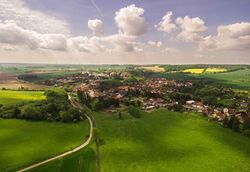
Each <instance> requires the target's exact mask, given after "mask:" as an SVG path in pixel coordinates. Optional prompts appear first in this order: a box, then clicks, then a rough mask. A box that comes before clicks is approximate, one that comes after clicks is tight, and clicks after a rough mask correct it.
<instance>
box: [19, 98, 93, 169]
mask: <svg viewBox="0 0 250 172" xmlns="http://www.w3.org/2000/svg"><path fill="white" fill-rule="evenodd" d="M68 97H69V100H70V102H71V104H72V105H73V106H74V107H75V108H78V109H79V111H80V112H82V108H81V106H80V105H79V104H78V103H77V102H74V100H72V98H71V96H70V95H69V96H68ZM84 115H85V116H86V118H87V119H88V122H89V125H90V127H89V137H88V140H86V142H84V143H83V144H81V145H79V146H78V147H76V148H74V149H72V150H70V151H67V152H64V153H62V154H60V155H57V156H54V157H52V158H49V159H47V160H44V161H42V162H39V163H35V164H32V165H30V166H28V167H26V168H24V169H21V170H19V171H18V172H24V171H28V170H31V169H33V168H36V167H38V166H40V165H43V164H46V163H48V162H51V161H54V160H56V159H59V158H62V157H65V156H67V155H70V154H72V153H75V152H77V151H79V150H81V149H83V148H85V147H86V146H88V145H89V144H90V142H91V139H92V131H93V121H92V119H91V118H90V117H89V116H88V115H86V114H85V113H84Z"/></svg>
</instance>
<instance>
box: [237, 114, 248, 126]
mask: <svg viewBox="0 0 250 172" xmlns="http://www.w3.org/2000/svg"><path fill="white" fill-rule="evenodd" d="M235 117H236V118H238V119H239V122H240V123H242V124H243V123H244V122H245V121H246V120H249V119H250V118H249V116H248V114H247V113H246V112H244V111H241V112H237V113H236V115H235Z"/></svg>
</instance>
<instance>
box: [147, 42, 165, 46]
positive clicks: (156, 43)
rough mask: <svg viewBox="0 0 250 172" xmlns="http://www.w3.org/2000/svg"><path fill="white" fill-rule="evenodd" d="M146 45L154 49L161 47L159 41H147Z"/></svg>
mask: <svg viewBox="0 0 250 172" xmlns="http://www.w3.org/2000/svg"><path fill="white" fill-rule="evenodd" d="M148 45H151V46H156V47H161V46H162V42H161V41H158V42H155V41H148Z"/></svg>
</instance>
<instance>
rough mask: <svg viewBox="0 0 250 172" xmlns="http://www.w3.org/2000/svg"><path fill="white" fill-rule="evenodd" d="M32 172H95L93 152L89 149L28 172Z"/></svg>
mask: <svg viewBox="0 0 250 172" xmlns="http://www.w3.org/2000/svg"><path fill="white" fill-rule="evenodd" d="M30 171H32V172H68V171H72V172H74V171H77V172H95V171H96V159H95V151H94V149H92V148H91V147H89V148H85V149H82V150H80V151H79V152H77V153H74V154H71V155H69V156H66V157H64V158H61V159H59V160H56V161H53V162H50V163H48V164H45V165H43V166H41V167H38V168H35V169H32V170H30Z"/></svg>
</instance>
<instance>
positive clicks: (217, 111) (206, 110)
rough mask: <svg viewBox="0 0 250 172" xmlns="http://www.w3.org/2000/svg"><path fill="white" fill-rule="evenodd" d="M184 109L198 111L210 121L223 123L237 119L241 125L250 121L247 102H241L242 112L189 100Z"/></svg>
mask: <svg viewBox="0 0 250 172" xmlns="http://www.w3.org/2000/svg"><path fill="white" fill-rule="evenodd" d="M184 107H185V108H186V109H188V110H192V111H196V112H198V113H202V114H204V115H206V116H207V117H208V118H209V119H212V120H217V121H219V122H221V121H223V120H224V119H225V118H228V119H230V118H231V117H233V116H234V117H236V118H238V119H239V122H240V123H242V124H243V123H244V122H245V121H246V120H250V113H249V112H247V111H246V107H247V102H245V101H242V102H241V110H238V111H237V110H235V109H231V108H215V107H211V106H208V105H204V104H203V103H202V102H200V101H195V100H189V101H186V104H185V105H184Z"/></svg>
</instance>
